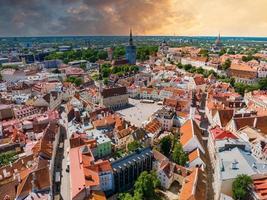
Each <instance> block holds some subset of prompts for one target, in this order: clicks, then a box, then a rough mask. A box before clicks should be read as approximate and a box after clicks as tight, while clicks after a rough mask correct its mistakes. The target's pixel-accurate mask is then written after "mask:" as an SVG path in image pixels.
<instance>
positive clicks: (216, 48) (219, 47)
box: [212, 34, 223, 52]
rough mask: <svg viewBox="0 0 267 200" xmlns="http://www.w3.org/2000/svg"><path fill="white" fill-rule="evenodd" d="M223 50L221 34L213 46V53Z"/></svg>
mask: <svg viewBox="0 0 267 200" xmlns="http://www.w3.org/2000/svg"><path fill="white" fill-rule="evenodd" d="M222 48H223V43H222V41H221V34H219V35H218V37H217V39H216V40H215V43H214V44H213V46H212V51H214V52H220V51H221V50H222Z"/></svg>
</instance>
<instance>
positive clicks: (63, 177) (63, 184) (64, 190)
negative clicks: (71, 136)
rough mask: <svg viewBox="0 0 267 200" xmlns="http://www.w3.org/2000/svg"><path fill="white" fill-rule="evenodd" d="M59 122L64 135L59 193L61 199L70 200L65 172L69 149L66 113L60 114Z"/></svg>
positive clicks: (68, 181)
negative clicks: (63, 129)
mask: <svg viewBox="0 0 267 200" xmlns="http://www.w3.org/2000/svg"><path fill="white" fill-rule="evenodd" d="M61 117H62V118H61V119H62V121H61V123H62V125H63V127H64V128H65V137H64V143H63V144H64V147H63V148H64V149H63V158H62V164H61V166H62V167H61V186H60V194H61V197H62V199H63V200H70V199H71V198H70V175H69V172H67V166H68V149H69V140H68V132H67V130H66V128H67V127H68V120H67V116H66V113H65V112H63V113H62V114H61Z"/></svg>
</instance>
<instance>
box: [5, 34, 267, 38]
mask: <svg viewBox="0 0 267 200" xmlns="http://www.w3.org/2000/svg"><path fill="white" fill-rule="evenodd" d="M32 37H36V38H42V37H129V35H29V36H1V35H0V38H32ZM133 37H195V38H197V37H218V35H139V34H137V35H134V34H133ZM220 37H221V38H267V35H266V36H241V35H225V36H223V35H222V34H220Z"/></svg>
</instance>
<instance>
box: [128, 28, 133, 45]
mask: <svg viewBox="0 0 267 200" xmlns="http://www.w3.org/2000/svg"><path fill="white" fill-rule="evenodd" d="M129 45H130V46H132V45H133V34H132V29H130V38H129Z"/></svg>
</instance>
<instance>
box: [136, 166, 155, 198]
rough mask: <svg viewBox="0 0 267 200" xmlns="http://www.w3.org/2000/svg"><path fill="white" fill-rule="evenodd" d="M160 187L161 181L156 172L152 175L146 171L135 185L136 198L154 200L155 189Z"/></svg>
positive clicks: (152, 172)
mask: <svg viewBox="0 0 267 200" xmlns="http://www.w3.org/2000/svg"><path fill="white" fill-rule="evenodd" d="M159 185H160V181H159V179H158V177H157V174H156V172H155V171H151V172H150V173H148V172H147V171H144V172H142V173H141V174H140V176H139V177H138V179H137V181H136V182H135V184H134V196H135V197H137V196H138V197H142V199H153V198H154V197H155V196H156V193H155V189H156V188H157V187H159Z"/></svg>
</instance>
